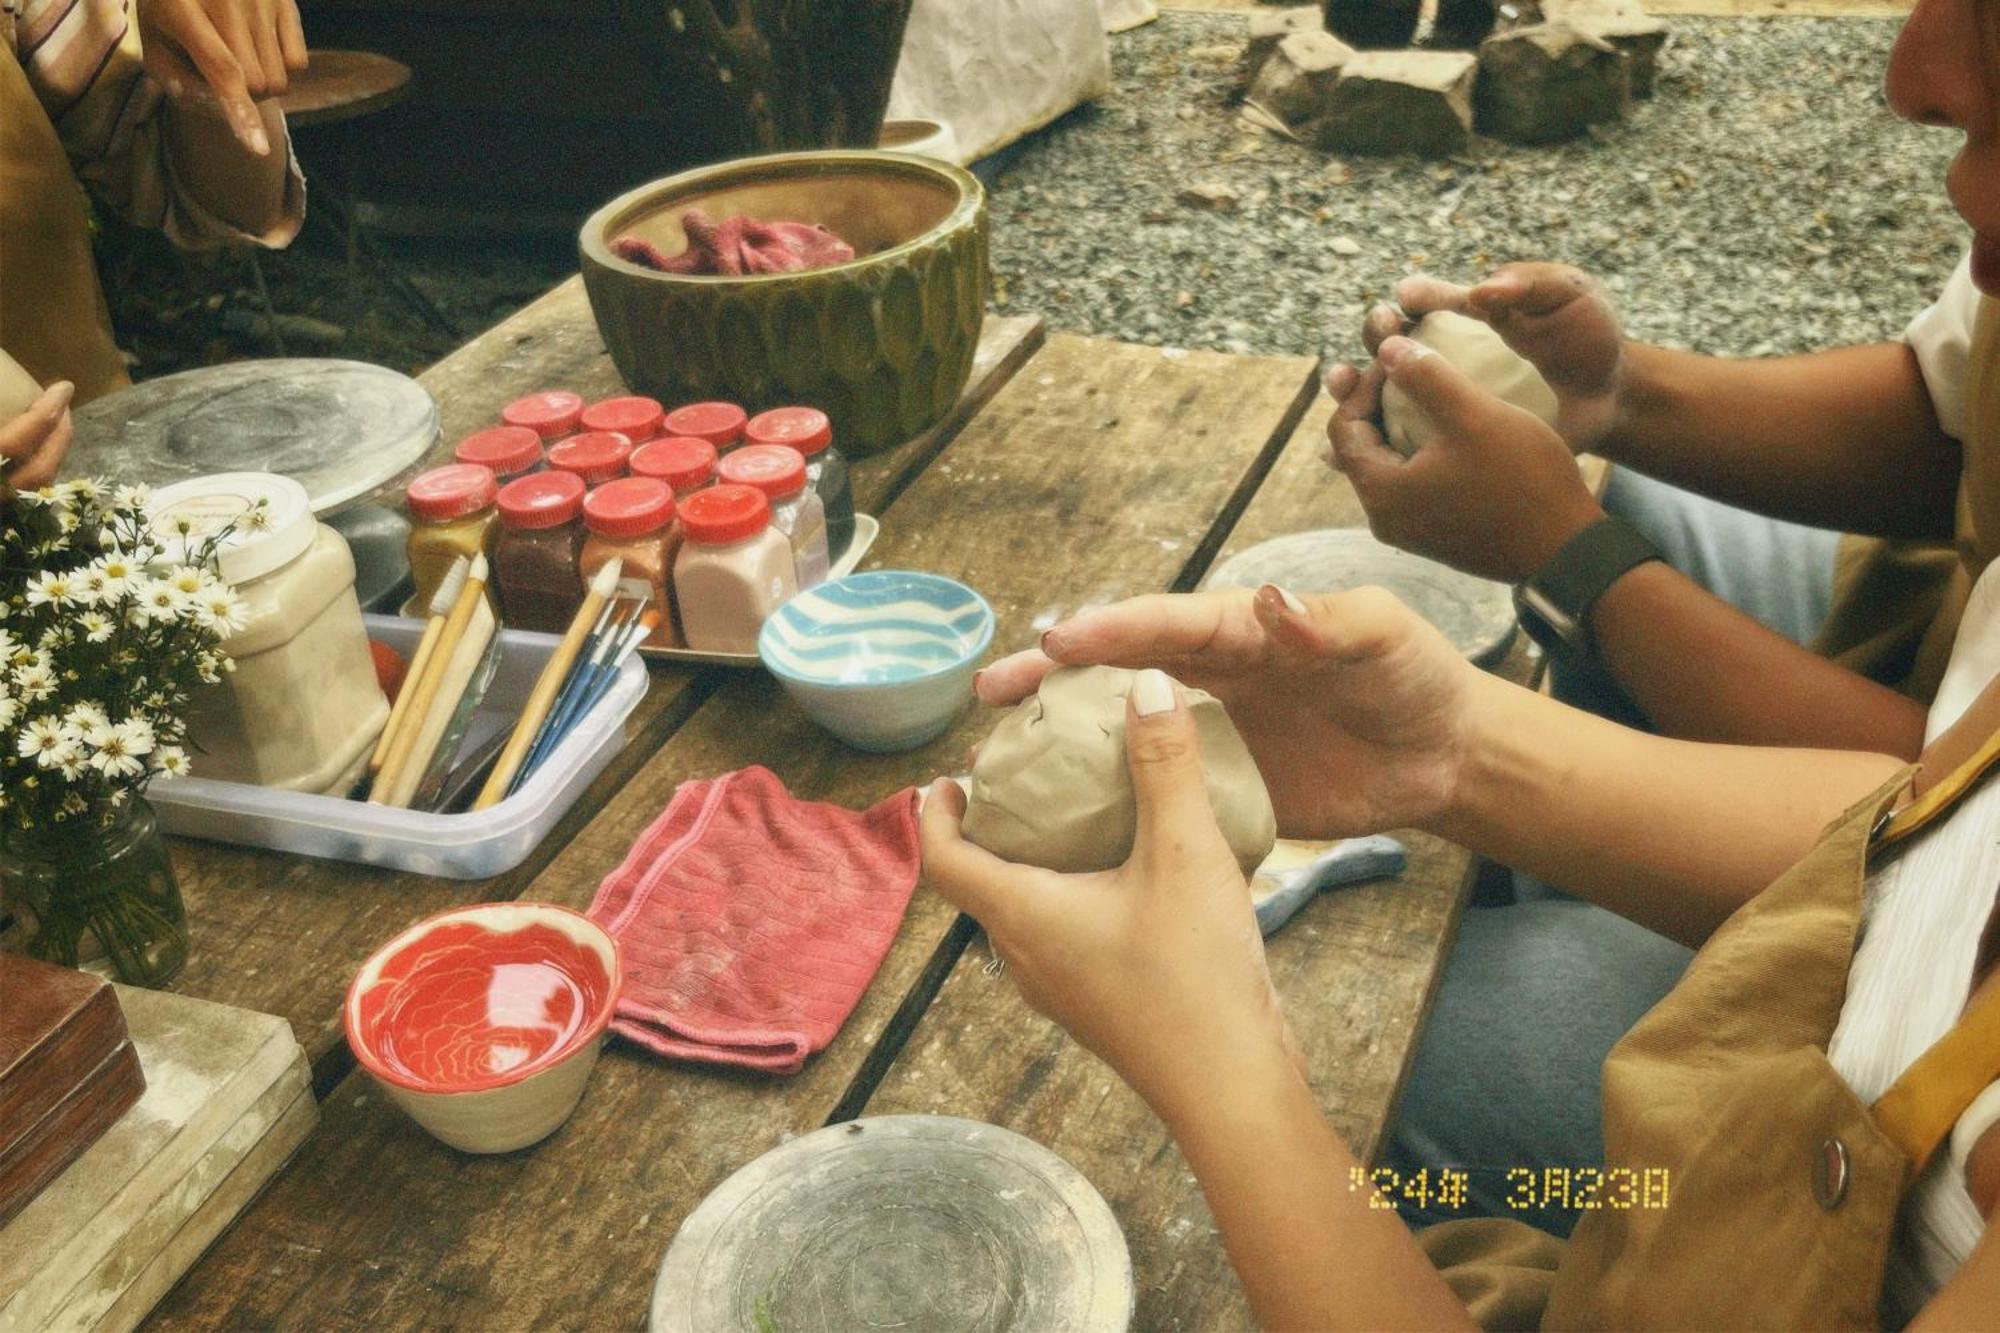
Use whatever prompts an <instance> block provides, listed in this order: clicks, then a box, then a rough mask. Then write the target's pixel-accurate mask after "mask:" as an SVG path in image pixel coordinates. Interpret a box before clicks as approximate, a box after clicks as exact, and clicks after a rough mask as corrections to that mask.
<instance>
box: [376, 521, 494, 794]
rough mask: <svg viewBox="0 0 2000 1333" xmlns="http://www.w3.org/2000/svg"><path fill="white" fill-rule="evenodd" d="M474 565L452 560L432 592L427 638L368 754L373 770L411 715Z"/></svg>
mask: <svg viewBox="0 0 2000 1333" xmlns="http://www.w3.org/2000/svg"><path fill="white" fill-rule="evenodd" d="M471 568H472V561H471V560H469V559H467V558H466V557H465V556H460V557H459V558H458V559H456V560H454V561H452V562H451V568H450V569H448V570H446V571H445V576H444V579H443V581H442V582H440V583H439V584H438V586H437V591H436V592H434V593H432V594H431V605H430V619H429V621H428V622H427V623H426V624H425V625H424V637H423V638H421V639H419V640H418V641H417V651H416V652H414V653H412V654H411V655H410V665H409V667H408V668H407V669H406V670H405V671H404V672H403V687H402V688H401V689H399V690H397V691H396V702H395V703H394V704H392V705H390V707H389V720H388V721H387V722H385V723H383V724H382V737H381V739H380V740H378V741H376V742H375V753H374V754H372V755H370V756H369V757H368V771H369V772H370V773H380V772H381V771H382V765H383V763H384V762H385V761H386V760H387V759H388V758H389V747H390V746H391V745H393V744H395V740H396V733H397V731H399V730H400V729H401V728H402V725H403V719H404V718H406V717H408V716H409V714H410V697H411V696H412V695H414V694H415V693H416V689H415V686H416V683H417V682H418V681H420V680H422V679H423V678H424V672H425V670H426V669H428V668H429V666H430V664H431V653H432V651H433V650H435V649H436V648H437V641H438V635H440V634H442V633H444V622H445V620H446V619H447V618H448V617H449V616H450V615H451V608H452V606H453V605H454V604H455V603H456V602H457V601H458V593H459V590H460V589H461V588H463V587H464V586H465V574H466V571H467V570H469V569H471Z"/></svg>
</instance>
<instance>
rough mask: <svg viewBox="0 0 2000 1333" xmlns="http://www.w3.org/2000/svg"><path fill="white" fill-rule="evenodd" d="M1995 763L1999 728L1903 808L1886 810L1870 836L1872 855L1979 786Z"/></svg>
mask: <svg viewBox="0 0 2000 1333" xmlns="http://www.w3.org/2000/svg"><path fill="white" fill-rule="evenodd" d="M1995 763H2000V731H1995V732H1994V733H1993V734H1992V735H1991V736H1988V737H1987V738H1986V742H1985V744H1983V745H1981V746H1980V747H1979V748H1978V749H1977V750H1975V751H1974V752H1973V753H1972V756H1971V757H1970V758H1968V759H1967V760H1966V761H1965V762H1964V763H1962V764H1960V765H1959V766H1958V767H1957V768H1955V769H1953V770H1952V771H1951V772H1950V773H1948V774H1946V775H1945V776H1944V777H1943V778H1941V779H1940V780H1939V781H1938V783H1937V784H1936V785H1935V786H1933V787H1931V788H1930V789H1929V790H1927V791H1925V792H1924V794H1923V795H1922V796H1919V797H1918V798H1917V799H1916V800H1914V801H1911V802H1910V803H1909V804H1908V805H1906V806H1904V807H1903V808H1902V809H1900V810H1894V811H1884V812H1883V815H1882V820H1881V822H1880V823H1878V824H1876V825H1875V831H1874V833H1873V834H1871V835H1870V837H1869V841H1868V852H1869V855H1871V856H1872V855H1874V854H1875V853H1877V852H1881V851H1886V850H1888V849H1889V848H1891V847H1894V846H1895V845H1896V844H1897V843H1899V842H1902V841H1904V840H1905V839H1907V838H1909V837H1911V836H1913V835H1914V834H1916V833H1918V832H1920V831H1922V830H1923V829H1924V828H1926V827H1927V826H1929V825H1930V824H1931V823H1932V822H1933V821H1935V820H1936V819H1937V818H1938V816H1940V815H1943V814H1945V813H1946V812H1948V811H1949V810H1950V809H1951V808H1952V807H1953V806H1954V805H1956V804H1958V802H1959V800H1960V798H1962V797H1964V796H1965V794H1966V793H1967V792H1970V791H1971V790H1972V789H1973V788H1974V787H1975V786H1977V785H1978V784H1979V780H1980V779H1981V778H1983V777H1985V776H1986V774H1987V773H1988V772H1989V771H1991V770H1992V768H1993V765H1994V764H1995Z"/></svg>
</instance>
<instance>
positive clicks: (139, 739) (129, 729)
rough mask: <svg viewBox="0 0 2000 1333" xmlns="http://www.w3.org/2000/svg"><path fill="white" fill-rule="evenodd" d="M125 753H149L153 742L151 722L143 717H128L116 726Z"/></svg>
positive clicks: (151, 750)
mask: <svg viewBox="0 0 2000 1333" xmlns="http://www.w3.org/2000/svg"><path fill="white" fill-rule="evenodd" d="M116 730H117V732H118V739H119V741H120V742H121V743H122V744H123V745H124V747H125V753H127V754H151V753H152V752H153V746H154V744H155V738H154V736H153V724H152V723H150V722H148V721H147V720H146V719H145V718H143V717H128V718H126V719H125V720H124V721H123V722H120V723H119V724H118V726H117V728H116Z"/></svg>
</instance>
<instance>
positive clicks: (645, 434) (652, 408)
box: [582, 396, 666, 444]
mask: <svg viewBox="0 0 2000 1333" xmlns="http://www.w3.org/2000/svg"><path fill="white" fill-rule="evenodd" d="M665 416H666V409H665V408H663V407H661V406H660V404H659V402H658V400H656V399H652V398H640V397H637V396H629V397H624V398H606V399H604V400H602V401H601V402H595V403H592V404H591V405H590V406H589V407H586V408H584V409H583V421H582V424H583V428H584V429H585V430H586V431H593V430H615V431H617V432H618V433H619V434H620V435H623V436H624V437H625V438H626V439H628V440H630V441H632V443H634V444H643V443H645V442H646V441H647V440H650V439H652V438H653V437H654V436H656V435H658V434H659V433H660V422H661V420H662V419H663V418H664V417H665Z"/></svg>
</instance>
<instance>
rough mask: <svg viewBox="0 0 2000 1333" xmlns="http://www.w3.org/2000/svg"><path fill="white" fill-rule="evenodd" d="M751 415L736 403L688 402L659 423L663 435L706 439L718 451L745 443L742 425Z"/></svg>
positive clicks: (722, 451) (746, 422) (728, 449)
mask: <svg viewBox="0 0 2000 1333" xmlns="http://www.w3.org/2000/svg"><path fill="white" fill-rule="evenodd" d="M749 420H750V417H749V415H748V414H747V413H745V412H744V410H743V409H742V408H740V407H738V406H737V405H736V404H734V403H689V404H688V405H687V406H685V407H677V408H675V409H674V410H673V411H671V412H669V413H667V415H666V419H665V420H664V421H662V422H661V423H660V433H661V434H662V435H684V436H689V437H692V438H694V439H697V440H707V441H708V442H709V443H710V444H712V445H714V446H715V451H716V452H717V453H719V454H726V453H728V452H729V451H730V450H731V449H734V448H735V447H736V446H737V445H739V444H741V443H743V427H744V426H745V425H747V424H748V423H749Z"/></svg>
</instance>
